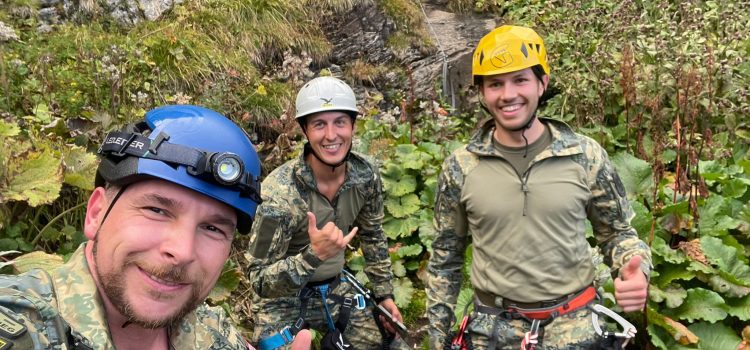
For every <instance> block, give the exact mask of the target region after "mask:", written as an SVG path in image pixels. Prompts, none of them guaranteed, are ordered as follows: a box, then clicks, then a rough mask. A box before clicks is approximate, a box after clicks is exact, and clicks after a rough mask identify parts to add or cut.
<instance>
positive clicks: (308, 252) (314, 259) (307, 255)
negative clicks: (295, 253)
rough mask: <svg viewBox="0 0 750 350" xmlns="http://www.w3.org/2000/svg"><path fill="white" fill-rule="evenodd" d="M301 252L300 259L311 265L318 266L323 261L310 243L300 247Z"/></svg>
mask: <svg viewBox="0 0 750 350" xmlns="http://www.w3.org/2000/svg"><path fill="white" fill-rule="evenodd" d="M301 253H302V260H304V261H305V262H306V263H308V264H309V265H310V266H312V267H318V266H320V265H321V264H322V263H323V260H322V259H320V258H319V257H318V256H317V255H316V254H315V251H314V250H313V249H312V245H310V244H308V245H307V246H305V247H304V248H302V251H301Z"/></svg>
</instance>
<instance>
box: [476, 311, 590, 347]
mask: <svg viewBox="0 0 750 350" xmlns="http://www.w3.org/2000/svg"><path fill="white" fill-rule="evenodd" d="M591 312H592V311H591V310H590V309H588V308H581V309H579V310H577V311H574V312H571V313H568V314H565V315H562V316H558V317H557V318H555V320H554V321H552V322H551V323H549V324H548V325H546V326H545V327H544V333H543V334H542V341H541V342H540V343H539V344H537V346H536V350H578V349H588V348H589V347H590V346H592V345H593V344H594V343H595V342H596V341H597V340H598V338H599V336H598V335H597V334H596V331H595V330H594V327H593V325H592V323H591ZM472 316H473V318H472V320H471V322H470V323H469V326H468V331H469V339H470V340H471V343H472V346H473V348H474V349H487V346H488V343H489V341H490V336H491V335H492V329H493V328H494V326H495V322H497V323H498V325H497V332H496V333H495V334H496V336H497V345H496V347H495V349H502V350H518V349H520V348H521V340H523V337H524V335H525V334H526V332H528V331H529V329H530V327H531V324H530V323H529V322H527V321H525V320H507V319H505V318H502V317H500V316H493V315H489V314H485V313H474V315H472Z"/></svg>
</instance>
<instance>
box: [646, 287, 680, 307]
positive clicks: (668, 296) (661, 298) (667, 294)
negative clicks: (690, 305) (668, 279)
mask: <svg viewBox="0 0 750 350" xmlns="http://www.w3.org/2000/svg"><path fill="white" fill-rule="evenodd" d="M648 296H649V298H651V300H653V301H654V302H657V303H661V302H666V305H667V307H668V308H670V309H674V308H676V307H679V306H680V305H682V303H683V301H684V300H685V298H686V297H687V291H686V290H685V288H682V286H680V285H678V284H670V285H668V286H667V287H666V288H665V289H663V290H662V289H659V288H657V287H655V286H653V285H650V286H649V289H648Z"/></svg>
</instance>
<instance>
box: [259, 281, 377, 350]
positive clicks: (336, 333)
mask: <svg viewBox="0 0 750 350" xmlns="http://www.w3.org/2000/svg"><path fill="white" fill-rule="evenodd" d="M343 281H345V279H344V278H343V277H339V276H337V277H334V278H331V279H327V280H324V281H321V282H316V283H308V284H306V285H305V286H304V287H303V288H302V289H301V290H300V291H299V293H297V297H298V298H299V300H300V310H299V315H298V316H297V320H296V321H295V322H294V324H292V325H291V326H287V327H284V329H282V330H281V331H279V332H278V333H276V334H274V335H271V336H269V337H266V338H264V339H262V340H261V341H260V343H259V344H258V347H259V349H260V350H274V349H278V348H281V347H283V346H286V345H289V344H291V343H292V340H293V339H294V336H295V335H296V334H297V333H298V332H299V331H300V330H302V329H305V328H307V327H308V324H307V322H306V321H305V317H306V316H307V306H308V304H309V302H310V300H311V299H312V298H320V299H321V301H322V304H323V314H324V317H325V320H326V326H327V328H328V333H326V336H328V337H329V338H330V339H328V340H326V336H324V342H326V343H329V344H330V345H331V346H333V347H331V349H336V350H344V349H351V348H352V347H351V344H348V342H347V341H346V339H345V338H344V337H343V333H344V331H345V330H346V326H347V325H348V324H349V316H350V314H351V309H352V307H355V308H357V309H359V310H364V308H365V303H364V299H363V298H362V297H361V296H359V295H355V296H354V298H349V297H343V296H340V295H335V294H331V291H332V290H334V289H335V288H336V287H337V286H338V285H339V284H340V283H341V282H343ZM329 300H330V301H333V302H335V303H338V304H340V305H341V307H340V309H339V318H338V320H336V322H334V321H333V317H332V316H331V312H330V309H329V308H328V301H329ZM328 334H331V335H330V336H329V335H328ZM323 349H327V348H326V347H323Z"/></svg>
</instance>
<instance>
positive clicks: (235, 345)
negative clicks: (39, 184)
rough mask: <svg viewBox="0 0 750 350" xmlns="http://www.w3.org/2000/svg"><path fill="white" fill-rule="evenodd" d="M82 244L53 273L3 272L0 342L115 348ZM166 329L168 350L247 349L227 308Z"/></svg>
mask: <svg viewBox="0 0 750 350" xmlns="http://www.w3.org/2000/svg"><path fill="white" fill-rule="evenodd" d="M84 246H85V244H83V245H81V247H79V248H78V250H76V252H75V253H74V254H73V255H72V256H71V258H70V261H68V262H67V263H65V264H63V265H61V266H60V267H58V268H56V269H55V270H53V271H52V272H51V273H50V274H48V273H47V272H45V271H43V270H39V269H37V270H32V271H30V272H28V273H25V274H22V275H18V276H5V275H0V342H2V341H5V342H11V343H13V344H14V345H15V346H14V347H13V348H12V349H34V350H41V349H59V350H65V349H71V350H72V349H76V350H85V349H88V350H105V349H114V348H115V347H114V345H113V343H112V339H111V338H110V334H109V328H108V325H107V319H106V315H105V310H104V306H103V305H102V303H101V300H100V298H99V292H98V290H97V287H96V284H95V283H94V280H93V278H92V277H91V274H90V272H89V269H88V263H87V262H86V257H85V254H84V249H83V248H84ZM13 330H17V331H16V332H15V336H14V335H13V334H9V333H10V332H9V331H13ZM168 332H169V342H170V349H211V350H241V349H242V350H247V349H248V346H247V343H246V342H245V340H244V339H243V338H242V336H241V335H240V334H239V332H238V331H237V329H236V328H234V327H233V326H232V325H231V323H230V320H229V318H228V317H227V316H226V314H225V313H224V311H223V310H222V309H221V308H219V307H215V308H210V307H208V306H207V305H206V304H202V305H201V306H199V307H198V308H197V309H196V310H195V311H193V312H191V313H190V314H188V315H187V316H185V318H184V319H183V321H182V322H181V323H180V324H179V325H177V326H175V327H173V328H171V329H169V330H168ZM0 344H2V343H0ZM3 349H5V348H3Z"/></svg>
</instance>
